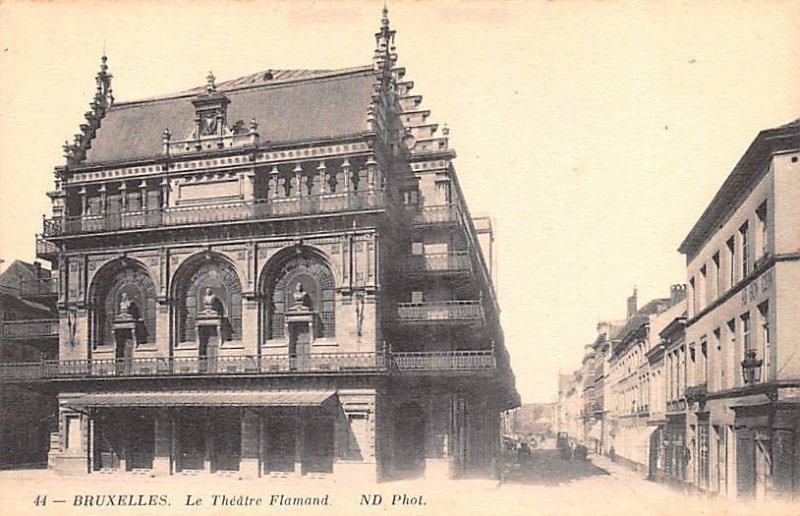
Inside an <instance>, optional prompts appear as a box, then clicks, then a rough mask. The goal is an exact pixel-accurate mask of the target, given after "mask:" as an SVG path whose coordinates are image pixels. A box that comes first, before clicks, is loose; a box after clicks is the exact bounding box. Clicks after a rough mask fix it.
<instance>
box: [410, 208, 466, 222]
mask: <svg viewBox="0 0 800 516" xmlns="http://www.w3.org/2000/svg"><path fill="white" fill-rule="evenodd" d="M408 211H409V214H410V215H411V218H412V221H413V222H414V224H418V225H425V224H455V223H457V222H458V221H459V220H460V218H461V217H460V215H461V210H460V209H459V206H458V205H457V204H441V205H434V206H412V207H409V208H408Z"/></svg>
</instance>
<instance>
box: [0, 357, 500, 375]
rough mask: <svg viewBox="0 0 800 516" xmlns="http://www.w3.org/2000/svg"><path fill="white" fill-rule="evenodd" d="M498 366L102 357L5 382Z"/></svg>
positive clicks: (8, 371)
mask: <svg viewBox="0 0 800 516" xmlns="http://www.w3.org/2000/svg"><path fill="white" fill-rule="evenodd" d="M495 368H496V361H495V356H494V352H493V350H475V351H466V350H464V351H432V352H397V353H391V354H389V353H370V352H365V353H316V354H311V355H303V356H291V355H261V356H255V355H240V356H230V357H219V356H218V357H208V356H194V357H153V358H141V357H137V358H102V359H87V360H43V361H39V362H10V363H3V364H0V381H5V382H9V381H10V382H14V381H37V380H69V379H83V378H120V377H122V378H131V377H154V376H227V375H265V376H269V375H291V374H296V373H316V374H326V373H336V374H354V373H388V372H397V373H415V372H416V373H419V372H429V373H441V372H448V371H450V372H474V371H488V370H494V369H495Z"/></svg>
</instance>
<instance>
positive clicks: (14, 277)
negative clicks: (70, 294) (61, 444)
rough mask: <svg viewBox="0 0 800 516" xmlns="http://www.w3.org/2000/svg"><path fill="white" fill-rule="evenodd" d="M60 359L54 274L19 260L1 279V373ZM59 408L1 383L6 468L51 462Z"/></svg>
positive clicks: (1, 463) (51, 399)
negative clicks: (22, 364)
mask: <svg viewBox="0 0 800 516" xmlns="http://www.w3.org/2000/svg"><path fill="white" fill-rule="evenodd" d="M57 354H58V319H57V317H56V310H55V293H54V292H53V290H52V282H51V278H50V271H49V270H47V269H44V268H42V267H41V265H40V263H39V262H36V263H33V264H31V263H27V262H23V261H21V260H14V261H13V262H12V263H11V264H10V265H9V266H8V268H7V269H6V270H5V271H3V273H2V274H0V370H3V369H5V368H13V365H12V364H15V363H20V362H32V361H38V360H42V359H47V358H55V357H56V356H57ZM55 408H56V406H55V396H54V395H53V394H52V393H50V392H48V391H38V390H36V389H28V388H25V387H24V386H20V385H9V384H5V383H3V382H0V468H2V467H14V466H19V465H31V464H43V463H46V461H47V451H48V449H49V437H50V431H51V429H52V428H53V427H54V426H55V425H56V424H57V418H56V412H55Z"/></svg>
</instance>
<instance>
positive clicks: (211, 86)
mask: <svg viewBox="0 0 800 516" xmlns="http://www.w3.org/2000/svg"><path fill="white" fill-rule="evenodd" d="M215 80H216V77H214V72H208V75H207V76H206V81H208V82H207V83H206V93H208V94H209V95H210V94H212V93H214V92H215V91H217V85H216V84H214V81H215Z"/></svg>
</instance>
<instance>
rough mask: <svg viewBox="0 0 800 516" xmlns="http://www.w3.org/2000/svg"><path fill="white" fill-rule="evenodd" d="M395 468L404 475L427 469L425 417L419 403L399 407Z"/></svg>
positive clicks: (396, 422) (412, 474) (395, 432)
mask: <svg viewBox="0 0 800 516" xmlns="http://www.w3.org/2000/svg"><path fill="white" fill-rule="evenodd" d="M394 435H395V447H394V463H395V468H396V469H397V470H398V472H399V473H400V474H401V475H403V476H415V475H418V474H422V473H423V471H424V470H425V418H424V415H423V412H422V409H421V408H420V406H419V405H418V404H417V403H406V404H403V405H401V406H400V407H398V409H397V417H396V418H395V429H394Z"/></svg>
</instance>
